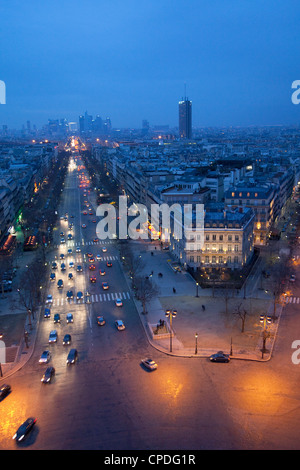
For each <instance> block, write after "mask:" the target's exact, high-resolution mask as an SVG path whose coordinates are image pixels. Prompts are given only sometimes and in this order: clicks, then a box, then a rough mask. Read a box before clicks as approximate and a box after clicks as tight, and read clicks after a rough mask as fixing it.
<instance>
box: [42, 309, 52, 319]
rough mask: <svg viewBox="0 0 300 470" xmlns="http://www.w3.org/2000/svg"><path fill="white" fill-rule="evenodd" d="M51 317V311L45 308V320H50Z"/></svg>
mask: <svg viewBox="0 0 300 470" xmlns="http://www.w3.org/2000/svg"><path fill="white" fill-rule="evenodd" d="M50 316H51V310H50V308H45V310H44V318H50Z"/></svg>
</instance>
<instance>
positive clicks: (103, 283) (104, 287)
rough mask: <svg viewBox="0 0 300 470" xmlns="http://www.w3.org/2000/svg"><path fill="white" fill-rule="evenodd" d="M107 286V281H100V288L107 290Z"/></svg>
mask: <svg viewBox="0 0 300 470" xmlns="http://www.w3.org/2000/svg"><path fill="white" fill-rule="evenodd" d="M108 288H109V285H108V283H107V282H102V289H104V290H107V289H108Z"/></svg>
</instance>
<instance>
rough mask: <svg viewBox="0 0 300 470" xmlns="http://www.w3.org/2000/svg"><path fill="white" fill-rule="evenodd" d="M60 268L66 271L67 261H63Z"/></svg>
mask: <svg viewBox="0 0 300 470" xmlns="http://www.w3.org/2000/svg"><path fill="white" fill-rule="evenodd" d="M60 269H61V270H62V271H65V270H66V265H65V263H61V265H60Z"/></svg>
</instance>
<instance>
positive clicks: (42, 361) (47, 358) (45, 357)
mask: <svg viewBox="0 0 300 470" xmlns="http://www.w3.org/2000/svg"><path fill="white" fill-rule="evenodd" d="M50 359H51V353H50V351H43V352H42V354H41V357H40V359H39V363H40V364H47V362H49V361H50Z"/></svg>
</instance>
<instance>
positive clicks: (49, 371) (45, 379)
mask: <svg viewBox="0 0 300 470" xmlns="http://www.w3.org/2000/svg"><path fill="white" fill-rule="evenodd" d="M54 375H55V369H54V367H52V366H51V367H47V369H46V370H45V373H44V375H43V377H42V378H41V382H42V383H44V384H48V383H49V382H51V379H52V377H53V376H54Z"/></svg>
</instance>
